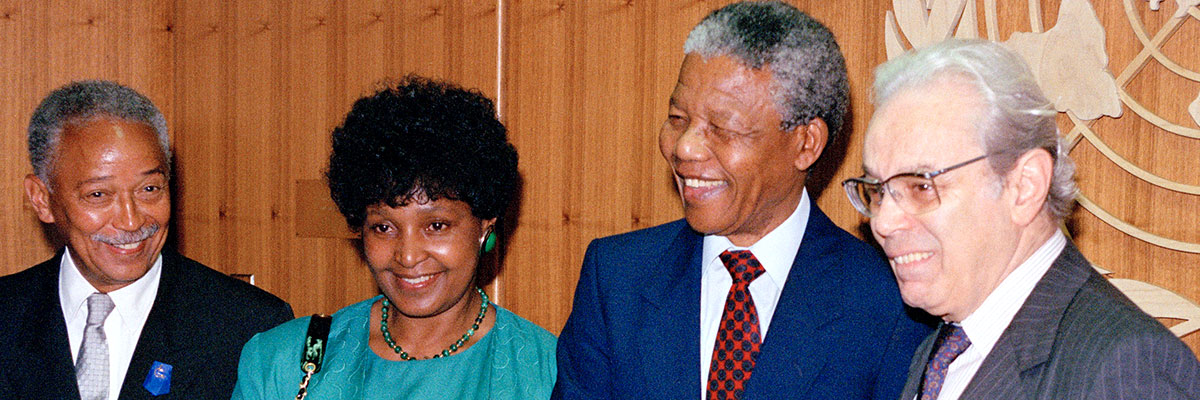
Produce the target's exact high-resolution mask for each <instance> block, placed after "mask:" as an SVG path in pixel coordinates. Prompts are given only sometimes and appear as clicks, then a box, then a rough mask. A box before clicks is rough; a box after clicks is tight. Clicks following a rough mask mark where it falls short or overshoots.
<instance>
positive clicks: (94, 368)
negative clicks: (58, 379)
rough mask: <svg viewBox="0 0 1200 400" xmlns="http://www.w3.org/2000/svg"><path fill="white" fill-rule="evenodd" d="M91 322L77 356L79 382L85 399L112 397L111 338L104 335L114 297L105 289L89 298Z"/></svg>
mask: <svg viewBox="0 0 1200 400" xmlns="http://www.w3.org/2000/svg"><path fill="white" fill-rule="evenodd" d="M87 305H88V316H87V325H85V326H84V327H83V344H82V345H80V346H79V357H77V359H76V360H75V382H76V383H77V384H78V385H79V398H80V399H81V400H101V399H107V398H108V340H107V339H106V338H105V337H104V319H105V318H108V314H109V313H111V312H112V310H113V307H115V304H113V301H112V298H111V297H108V295H107V294H104V293H92V295H91V296H88V298H87Z"/></svg>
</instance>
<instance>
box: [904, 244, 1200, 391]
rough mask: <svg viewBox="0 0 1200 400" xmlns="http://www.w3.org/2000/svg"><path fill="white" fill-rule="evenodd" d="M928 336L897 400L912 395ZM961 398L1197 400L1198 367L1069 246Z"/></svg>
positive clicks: (1181, 347) (926, 353)
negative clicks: (902, 392) (902, 393)
mask: <svg viewBox="0 0 1200 400" xmlns="http://www.w3.org/2000/svg"><path fill="white" fill-rule="evenodd" d="M933 336H935V335H930V337H929V338H927V339H926V340H925V342H924V343H922V344H921V347H920V348H919V349H918V350H917V353H916V356H915V357H913V362H912V364H911V365H910V367H909V371H908V383H907V385H905V388H904V395H903V396H902V397H901V398H902V399H912V398H913V396H914V395H916V393H917V390H918V387H917V385H918V384H919V382H920V380H921V375H922V374H923V373H924V368H925V363H926V360H928V359H929V354H930V352H932V351H933V349H932V347H933ZM961 398H962V399H1200V363H1198V362H1197V360H1196V356H1195V355H1194V354H1193V353H1192V351H1191V350H1189V349H1188V347H1187V346H1186V345H1184V344H1183V342H1181V341H1180V340H1179V339H1178V338H1176V337H1175V336H1174V335H1172V334H1171V332H1170V331H1168V330H1167V329H1166V327H1164V326H1163V325H1162V324H1160V323H1159V322H1158V321H1155V320H1154V318H1151V317H1150V316H1149V315H1146V313H1144V312H1142V311H1141V310H1140V309H1138V307H1137V306H1136V305H1134V304H1133V302H1131V301H1130V300H1129V299H1128V298H1127V297H1125V295H1123V294H1121V292H1120V291H1118V290H1117V288H1115V287H1113V285H1112V284H1110V283H1108V280H1106V279H1104V277H1102V276H1100V274H1098V273H1096V271H1095V270H1094V269H1092V266H1091V264H1090V263H1088V261H1087V260H1085V259H1084V258H1083V255H1082V254H1080V253H1079V250H1078V249H1076V248H1075V245H1073V244H1070V243H1068V244H1067V247H1066V248H1065V249H1063V251H1062V253H1061V254H1060V255H1059V256H1058V259H1056V260H1054V264H1053V265H1052V266H1051V267H1050V270H1049V271H1048V272H1046V275H1045V276H1044V277H1042V279H1041V281H1039V282H1038V283H1037V286H1035V287H1034V289H1033V292H1032V293H1030V295H1029V298H1028V299H1026V300H1025V304H1023V305H1022V306H1021V309H1020V310H1018V311H1017V314H1016V316H1014V317H1013V321H1012V323H1010V324H1009V325H1008V328H1006V329H1005V330H1004V333H1003V334H1002V335H1001V336H1000V339H999V340H998V341H997V342H996V346H995V347H993V348H992V352H991V353H989V354H988V355H987V357H986V358H984V360H983V364H981V365H980V366H979V371H978V372H977V373H976V374H975V377H974V378H972V379H971V382H970V383H968V384H967V388H966V390H965V391H963V394H962V397H961Z"/></svg>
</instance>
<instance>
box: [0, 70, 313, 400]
mask: <svg viewBox="0 0 1200 400" xmlns="http://www.w3.org/2000/svg"><path fill="white" fill-rule="evenodd" d="M169 144H170V141H169V137H168V136H167V125H166V121H165V120H164V119H163V116H162V113H161V112H159V110H158V108H157V107H155V106H154V104H153V103H151V102H150V100H148V99H146V98H145V97H143V96H142V95H141V94H138V93H137V92H135V91H133V90H132V89H129V88H127V87H124V86H121V85H118V84H116V83H112V82H106V81H85V82H75V83H71V84H68V85H66V86H64V87H62V88H59V89H57V90H55V91H53V92H51V93H50V95H49V96H47V97H46V99H45V100H43V101H42V103H41V105H39V106H38V108H37V110H35V111H34V114H33V118H32V119H31V121H30V126H29V153H30V160H31V162H32V164H33V171H34V172H33V174H30V175H29V176H27V177H26V178H25V181H24V187H25V192H26V194H27V196H28V197H29V201H30V203H31V204H32V205H33V208H34V210H35V211H36V213H37V216H38V219H40V220H41V221H42V222H44V223H46V224H48V225H49V226H50V227H51V228H52V229H51V230H52V231H53V232H54V233H55V235H56V236H57V239H59V240H60V241H61V242H64V243H65V246H64V247H63V249H62V250H60V251H59V252H58V254H57V255H55V256H54V258H52V259H50V260H49V261H46V262H44V263H41V264H39V265H37V266H34V267H32V268H29V269H26V270H24V271H22V272H19V273H16V274H13V275H9V276H5V277H0V315H3V316H4V318H5V323H4V324H0V343H3V344H4V345H5V346H4V350H3V351H0V398H2V399H9V398H13V399H83V400H92V399H118V398H119V399H149V398H152V397H153V398H158V399H172V398H174V399H227V398H229V396H230V394H231V393H232V391H233V384H234V381H235V379H236V376H237V375H236V374H237V363H238V356H239V354H240V351H241V348H242V345H243V344H245V342H246V341H247V340H249V339H250V337H251V336H253V335H254V334H256V333H258V332H261V331H264V330H267V329H270V328H271V327H273V326H275V325H277V324H279V323H282V322H284V321H287V320H289V319H291V318H292V310H291V307H289V306H288V305H287V303H284V302H283V301H282V300H280V299H279V298H277V297H275V296H272V295H271V294H269V293H267V292H265V291H263V290H261V289H258V288H255V287H253V286H251V285H249V284H247V283H245V282H241V281H239V280H236V279H233V278H230V277H228V276H226V275H224V274H222V273H219V272H217V271H213V270H211V269H209V268H207V267H205V266H203V265H200V263H197V262H195V261H192V260H189V259H187V258H185V257H183V256H181V255H179V253H176V252H175V251H173V250H171V249H169V248H164V244H165V243H166V237H167V226H168V222H169V219H170V215H171V197H170V191H169V184H168V183H169V178H170V172H171V171H170V158H171V156H170V150H169Z"/></svg>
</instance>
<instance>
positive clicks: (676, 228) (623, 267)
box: [583, 219, 703, 277]
mask: <svg viewBox="0 0 1200 400" xmlns="http://www.w3.org/2000/svg"><path fill="white" fill-rule="evenodd" d="M702 238H703V236H701V235H700V234H698V233H696V232H695V231H693V230H692V228H691V227H689V226H688V224H687V221H685V220H682V219H681V220H677V221H673V222H669V223H666V224H662V225H658V226H654V227H650V228H645V229H639V230H636V231H632V232H626V233H622V234H618V235H612V236H606V237H602V238H599V239H595V240H592V242H591V243H589V244H588V247H587V252H586V253H585V254H584V260H583V263H584V269H588V268H598V269H600V270H601V271H599V275H600V276H598V277H603V276H613V275H616V274H619V273H618V272H613V271H629V272H631V273H639V274H647V273H653V271H648V270H644V269H643V268H642V266H643V265H645V264H646V263H647V262H658V261H661V260H660V257H663V256H664V255H665V254H674V252H675V251H678V250H679V249H674V248H673V247H677V246H680V245H681V244H683V243H681V242H679V240H680V239H694V241H690V242H687V243H690V244H693V245H696V246H699V245H700V243H702V241H701V240H702ZM697 248H698V247H697ZM648 260H649V261H648Z"/></svg>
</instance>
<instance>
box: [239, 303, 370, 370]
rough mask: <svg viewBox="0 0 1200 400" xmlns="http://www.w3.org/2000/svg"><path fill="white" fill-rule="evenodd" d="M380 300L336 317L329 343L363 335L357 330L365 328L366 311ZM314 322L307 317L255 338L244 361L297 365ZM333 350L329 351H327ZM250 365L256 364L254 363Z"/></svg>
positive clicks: (345, 310)
mask: <svg viewBox="0 0 1200 400" xmlns="http://www.w3.org/2000/svg"><path fill="white" fill-rule="evenodd" d="M377 298H378V297H373V298H370V299H367V300H363V301H361V302H358V303H355V304H351V305H349V306H346V307H344V308H342V309H341V310H338V311H337V312H336V313H334V314H333V321H332V322H331V323H330V326H329V340H328V343H337V342H340V341H342V340H343V339H344V338H347V337H351V336H353V335H356V334H361V333H362V332H361V331H359V330H356V329H354V328H355V327H356V326H361V325H362V324H363V322H364V320H365V319H366V317H367V310H368V309H369V308H370V307H371V304H372V303H374V301H375V300H376V299H377ZM311 321H312V316H309V315H306V316H303V317H300V318H296V319H293V320H291V321H288V322H284V323H282V324H280V325H279V326H276V327H274V328H271V329H269V330H267V331H265V332H262V333H259V334H257V335H254V337H253V338H251V339H250V341H249V342H247V343H246V346H245V348H244V349H243V350H242V357H243V359H246V357H250V358H249V360H258V361H266V360H270V359H276V358H280V357H283V358H284V359H283V360H275V362H267V364H275V363H278V362H284V363H293V362H298V360H299V358H298V355H299V354H300V351H301V349H302V348H303V347H304V344H303V342H304V338H305V336H306V335H307V334H308V324H309V323H310V322H311ZM332 347H333V346H329V347H327V348H326V351H329V350H330V348H332ZM330 356H331V355H330V354H327V355H326V358H327V359H328V358H330ZM250 364H254V362H251V363H250ZM288 365H291V364H288Z"/></svg>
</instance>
